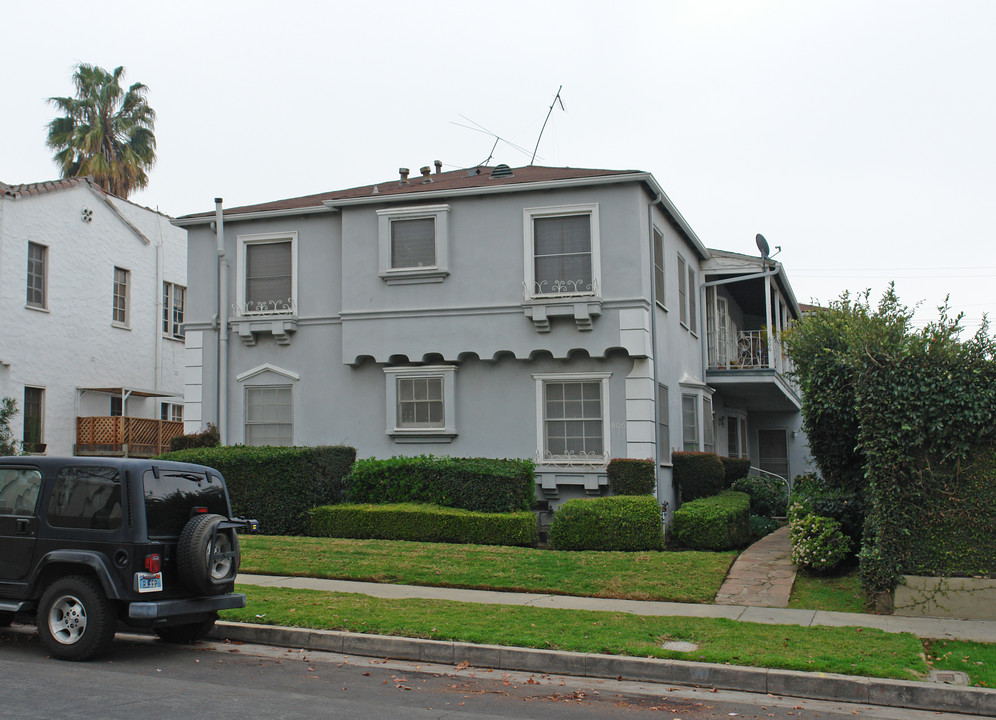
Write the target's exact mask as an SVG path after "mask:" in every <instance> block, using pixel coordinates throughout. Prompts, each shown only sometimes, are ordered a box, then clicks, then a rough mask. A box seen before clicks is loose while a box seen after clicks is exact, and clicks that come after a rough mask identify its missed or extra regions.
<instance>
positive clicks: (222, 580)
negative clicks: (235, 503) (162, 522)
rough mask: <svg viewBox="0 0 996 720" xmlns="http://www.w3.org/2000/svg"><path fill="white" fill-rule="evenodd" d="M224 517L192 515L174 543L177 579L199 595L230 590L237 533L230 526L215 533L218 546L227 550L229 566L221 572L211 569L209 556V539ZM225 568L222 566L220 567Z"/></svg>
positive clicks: (236, 558)
mask: <svg viewBox="0 0 996 720" xmlns="http://www.w3.org/2000/svg"><path fill="white" fill-rule="evenodd" d="M224 519H225V518H223V517H222V516H221V515H215V514H203V515H195V516H194V517H192V518H191V519H190V520H189V521H188V522H187V524H186V525H185V526H184V527H183V532H182V533H181V534H180V542H179V544H178V546H177V570H178V571H179V573H180V580H181V582H183V584H184V585H186V586H187V587H188V588H189V589H190V590H192V591H193V592H196V593H199V594H201V595H218V594H221V593H226V592H230V591H231V590H232V587H233V586H234V584H235V576H236V575H237V574H238V571H239V560H240V553H239V536H238V534H237V533H236V532H235V531H234V530H222V531H220V532H218V533H217V538H218V543H217V545H218V546H220V547H219V549H225V550H231V551H233V552H234V553H235V554H234V556H233V557H232V559H231V560H232V561H231V564H230V567H228V568H227V571H225V572H224V574H223V575H221V576H219V575H217V574H215V573H212V569H213V567H212V566H213V564H212V563H211V562H210V560H209V555H210V551H211V540H212V538H214V537H215V529H216V527H217V526H218V524H219V523H220V522H222V521H223V520H224ZM222 569H223V570H225V568H224V567H222Z"/></svg>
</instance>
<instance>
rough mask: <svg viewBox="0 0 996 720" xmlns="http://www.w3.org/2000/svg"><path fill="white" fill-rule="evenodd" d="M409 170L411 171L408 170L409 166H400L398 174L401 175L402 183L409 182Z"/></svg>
mask: <svg viewBox="0 0 996 720" xmlns="http://www.w3.org/2000/svg"><path fill="white" fill-rule="evenodd" d="M409 172H410V171H409V170H408V168H398V174H399V175H401V183H400V184H401V185H407V184H408V173H409Z"/></svg>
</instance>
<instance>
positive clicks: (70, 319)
mask: <svg viewBox="0 0 996 720" xmlns="http://www.w3.org/2000/svg"><path fill="white" fill-rule="evenodd" d="M186 250H187V233H186V232H185V231H184V230H181V229H179V228H177V227H175V226H173V225H171V224H170V218H168V217H166V216H165V215H162V214H161V213H158V212H156V211H153V210H150V209H148V208H145V207H140V206H138V205H136V204H134V203H131V202H128V201H126V200H122V199H121V198H118V197H115V196H113V195H109V194H107V193H105V192H104V191H103V190H101V189H100V188H99V187H98V186H97V185H96V184H95V183H94V182H92V181H91V180H90V179H89V178H70V179H63V180H55V181H52V182H42V183H32V184H22V185H7V184H5V183H0V397H12V398H14V399H15V400H16V401H17V404H18V409H19V412H18V414H17V416H16V417H15V418H14V422H13V423H12V427H13V429H14V432H15V437H16V438H17V439H18V440H19V441H21V442H22V443H23V449H24V450H25V451H28V452H35V453H45V454H50V455H53V454H66V455H70V454H74V453H76V454H81V455H85V454H96V455H148V454H156V453H158V452H160V450H161V449H162V448H163V446H165V445H168V443H169V440H170V438H172V437H174V436H176V435H178V434H182V428H183V423H182V413H183V405H182V402H183V400H182V398H183V385H184V381H183V367H184V363H183V353H184V342H183V320H184V305H185V301H186V286H187V264H186Z"/></svg>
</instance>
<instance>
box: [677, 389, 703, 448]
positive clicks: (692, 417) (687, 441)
mask: <svg viewBox="0 0 996 720" xmlns="http://www.w3.org/2000/svg"><path fill="white" fill-rule="evenodd" d="M681 443H682V450H684V451H685V452H698V450H699V408H698V396H697V395H682V396H681Z"/></svg>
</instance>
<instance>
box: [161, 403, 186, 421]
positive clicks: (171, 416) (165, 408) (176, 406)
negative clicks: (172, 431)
mask: <svg viewBox="0 0 996 720" xmlns="http://www.w3.org/2000/svg"><path fill="white" fill-rule="evenodd" d="M164 415H165V417H163V416H164ZM159 418H160V419H161V420H165V421H167V422H183V403H170V402H164V403H162V404H160V406H159Z"/></svg>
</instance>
